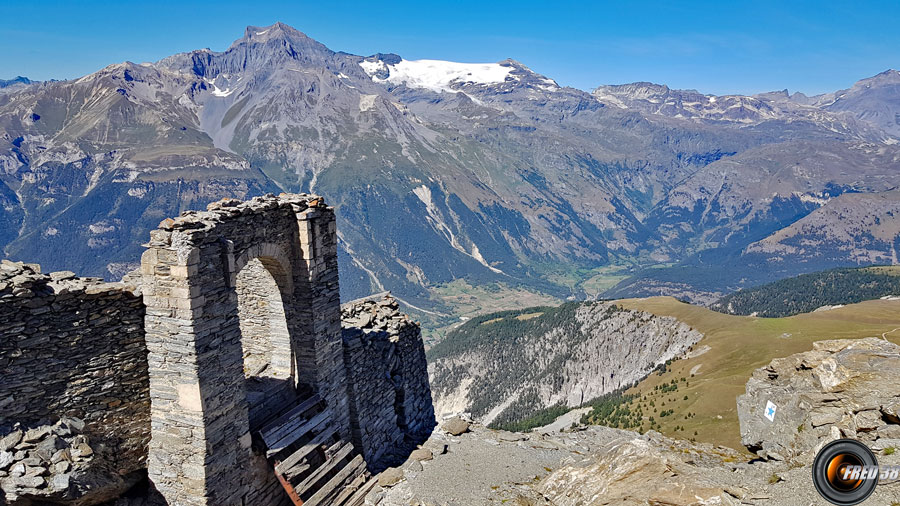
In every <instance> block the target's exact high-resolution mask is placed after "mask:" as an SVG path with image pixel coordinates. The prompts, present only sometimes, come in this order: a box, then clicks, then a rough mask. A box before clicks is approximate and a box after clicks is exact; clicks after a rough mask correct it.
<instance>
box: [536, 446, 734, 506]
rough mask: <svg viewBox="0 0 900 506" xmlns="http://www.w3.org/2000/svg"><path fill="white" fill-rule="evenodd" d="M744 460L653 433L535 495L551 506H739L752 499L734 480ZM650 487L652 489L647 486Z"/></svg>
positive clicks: (560, 474) (595, 458) (578, 466)
mask: <svg viewBox="0 0 900 506" xmlns="http://www.w3.org/2000/svg"><path fill="white" fill-rule="evenodd" d="M741 460H743V459H742V458H741V455H740V454H739V453H737V452H736V451H734V450H732V449H729V448H725V447H713V446H710V445H700V444H692V443H689V442H687V441H684V440H675V439H670V438H666V437H663V436H661V435H660V434H658V433H656V432H649V433H648V434H646V435H644V436H638V435H634V436H633V437H631V438H628V439H626V440H624V441H621V442H617V443H614V444H611V445H608V446H605V447H603V448H601V449H600V450H599V451H598V452H596V453H594V454H592V455H591V458H590V459H586V460H583V461H581V462H577V463H573V464H571V465H567V466H563V467H562V468H560V469H558V470H556V471H554V472H553V473H551V474H550V476H548V477H547V478H545V479H543V480H541V481H540V483H539V484H538V485H537V486H536V487H535V491H536V492H538V493H539V494H540V496H541V497H542V498H543V499H545V500H546V501H548V502H549V503H550V504H555V505H560V506H563V505H565V506H577V505H583V504H667V505H672V506H675V505H683V506H688V505H696V504H724V505H738V504H741V499H743V498H745V497H746V498H749V496H750V493H749V490H748V489H747V488H746V484H742V483H741V479H740V478H738V477H736V476H734V471H735V470H736V469H738V468H742V467H746V464H743V463H741V462H740V461H741ZM648 484H652V485H650V486H648Z"/></svg>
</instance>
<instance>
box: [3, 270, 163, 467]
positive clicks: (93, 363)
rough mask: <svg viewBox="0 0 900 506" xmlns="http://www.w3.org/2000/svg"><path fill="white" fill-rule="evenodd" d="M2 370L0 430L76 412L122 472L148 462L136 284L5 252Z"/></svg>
mask: <svg viewBox="0 0 900 506" xmlns="http://www.w3.org/2000/svg"><path fill="white" fill-rule="evenodd" d="M0 378H2V380H0V436H2V435H4V434H8V433H10V432H11V431H12V429H13V426H14V425H15V424H20V425H22V426H23V427H31V426H35V425H39V424H44V423H53V422H56V421H57V420H59V418H60V417H61V416H71V417H77V418H80V419H82V420H84V421H85V422H86V423H87V429H86V434H87V435H88V436H89V437H90V438H91V439H92V440H93V441H94V442H95V443H96V444H100V445H102V446H103V447H105V448H107V449H108V453H109V455H111V456H112V457H113V458H114V459H115V461H114V462H113V464H114V465H115V466H116V467H117V468H118V469H120V470H121V472H122V474H127V473H131V472H133V471H136V470H138V469H141V468H143V467H144V465H145V459H146V455H147V442H148V440H149V438H150V417H149V415H150V396H149V376H148V371H147V348H146V346H145V345H144V304H143V302H142V301H141V294H140V292H139V291H138V290H137V289H136V288H135V287H134V286H129V285H123V284H121V283H104V282H103V281H102V280H100V279H96V278H77V277H75V275H74V274H73V273H71V272H53V273H50V274H41V272H40V267H39V266H37V265H34V264H22V263H13V262H10V261H7V260H4V261H3V262H2V264H0Z"/></svg>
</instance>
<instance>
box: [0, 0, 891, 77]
mask: <svg viewBox="0 0 900 506" xmlns="http://www.w3.org/2000/svg"><path fill="white" fill-rule="evenodd" d="M0 8H2V10H0V12H2V13H3V15H2V17H0V78H11V77H14V76H16V75H24V76H27V77H30V78H33V79H51V78H56V79H63V78H73V77H78V76H81V75H84V74H87V73H90V72H93V71H95V70H97V69H99V68H102V67H104V66H106V65H108V64H110V63H115V62H120V61H125V60H131V61H134V62H143V61H153V60H157V59H160V58H162V57H165V56H168V55H170V54H173V53H176V52H182V51H188V50H192V49H200V48H204V47H209V48H211V49H213V50H216V51H221V50H224V49H225V48H227V47H228V45H229V44H230V43H231V42H232V41H233V40H234V39H237V38H239V37H240V36H241V35H242V34H243V30H244V27H246V26H247V25H257V26H264V25H269V24H272V23H273V22H275V21H282V22H285V23H287V24H289V25H292V26H294V27H295V28H297V29H298V30H300V31H302V32H305V33H306V34H307V35H309V36H310V37H313V38H315V39H317V40H319V41H320V42H322V43H324V44H325V45H326V46H328V47H330V48H331V49H334V50H338V51H347V52H350V53H355V54H362V55H369V54H373V53H376V52H394V53H398V54H400V55H401V56H403V57H404V58H407V59H421V58H432V59H444V60H455V61H465V62H489V61H499V60H502V59H505V58H514V59H516V60H519V61H521V62H522V63H524V64H526V65H528V66H529V67H531V68H532V69H533V70H535V71H537V72H540V73H542V74H545V75H547V76H549V77H552V78H554V79H556V80H557V81H558V82H559V83H560V84H563V85H569V86H574V87H576V88H582V89H591V88H593V87H594V86H596V85H598V84H617V83H626V82H633V81H653V82H658V83H665V84H668V85H669V86H672V87H676V88H695V89H698V90H700V91H703V92H706V93H717V94H724V93H756V92H761V91H769V90H775V89H784V88H788V89H789V90H791V92H793V91H798V90H799V91H803V92H805V93H808V94H814V93H822V92H826V91H832V90H835V89H841V88H846V87H848V86H850V85H851V84H852V83H853V82H854V81H856V80H858V79H860V78H863V77H868V76H871V75H874V74H877V73H878V72H881V71H883V70H886V69H888V68H898V67H900V51H898V49H900V26H898V24H900V2H897V1H896V0H894V1H891V2H881V1H870V2H849V1H844V2H828V1H827V0H822V1H819V2H790V1H782V2H768V1H754V2H728V1H725V0H722V1H718V2H689V1H684V2H658V1H652V0H642V1H626V0H621V1H618V2H602V1H597V2H591V3H590V4H587V3H585V4H579V3H571V2H564V1H556V2H530V1H524V0H523V1H519V2H509V3H498V2H489V1H480V2H454V3H440V2H406V1H395V2H371V1H370V2H329V1H319V2H267V1H265V0H257V1H253V2H234V1H230V0H220V1H217V2H203V1H188V0H182V1H177V2H173V1H157V2H151V1H148V2H125V1H121V2H108V1H99V0H82V1H78V2H74V1H73V2H52V1H39V0H35V1H28V2H13V1H9V0H0Z"/></svg>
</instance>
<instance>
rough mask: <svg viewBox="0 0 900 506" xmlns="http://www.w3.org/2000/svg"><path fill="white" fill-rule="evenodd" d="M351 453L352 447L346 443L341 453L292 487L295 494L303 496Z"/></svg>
mask: <svg viewBox="0 0 900 506" xmlns="http://www.w3.org/2000/svg"><path fill="white" fill-rule="evenodd" d="M351 451H353V445H352V444H349V443H348V444H347V445H345V446H344V447H343V448H341V451H339V452H337V453H336V454H335V455H334V457H332V458H330V459H328V460H326V461H325V463H324V464H322V467H320V468H318V469H316V470H315V471H313V472H312V473H311V474H310V475H309V476H307V477H306V479H305V480H303V481H302V482H300V483H299V484H297V486H296V487H294V488H295V489H296V490H297V493H298V494H305V493H306V492H309V490H310V489H311V488H312V487H313V486H314V485H315V484H316V483H318V482H319V481H320V480H321V479H322V477H324V476H325V475H327V474H328V473H330V472H331V471H333V470H334V468H336V467H337V466H338V464H340V463H341V461H342V460H344V459H345V458H347V455H350V452H351Z"/></svg>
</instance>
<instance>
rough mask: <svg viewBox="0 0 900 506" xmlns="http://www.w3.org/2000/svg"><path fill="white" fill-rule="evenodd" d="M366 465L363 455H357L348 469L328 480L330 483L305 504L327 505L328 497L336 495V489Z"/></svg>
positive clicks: (312, 505)
mask: <svg viewBox="0 0 900 506" xmlns="http://www.w3.org/2000/svg"><path fill="white" fill-rule="evenodd" d="M363 463H364V461H363V458H362V455H357V456H356V457H353V460H351V461H350V463H349V464H347V466H346V467H344V468H343V469H341V470H340V472H338V473H337V474H336V475H334V477H333V478H331V479H330V480H328V483H326V484H325V485H323V486H322V488H320V489H319V490H317V491H316V493H315V494H313V495H312V496H310V498H309V499H307V500H306V501H304V502H303V504H304V505H306V506H316V505H317V504H325V503H324V501H325V500H326V499H328V497H329V496H330V495H331V494H332V493H334V491H335V489H337V487H338V486H339V485H340V484H341V483H343V482H344V481H345V480H346V479H347V478H349V477H350V476H352V475H353V473H354V472H356V471H357V470H358V469H359V467H360V466H361V465H362V464H363Z"/></svg>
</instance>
